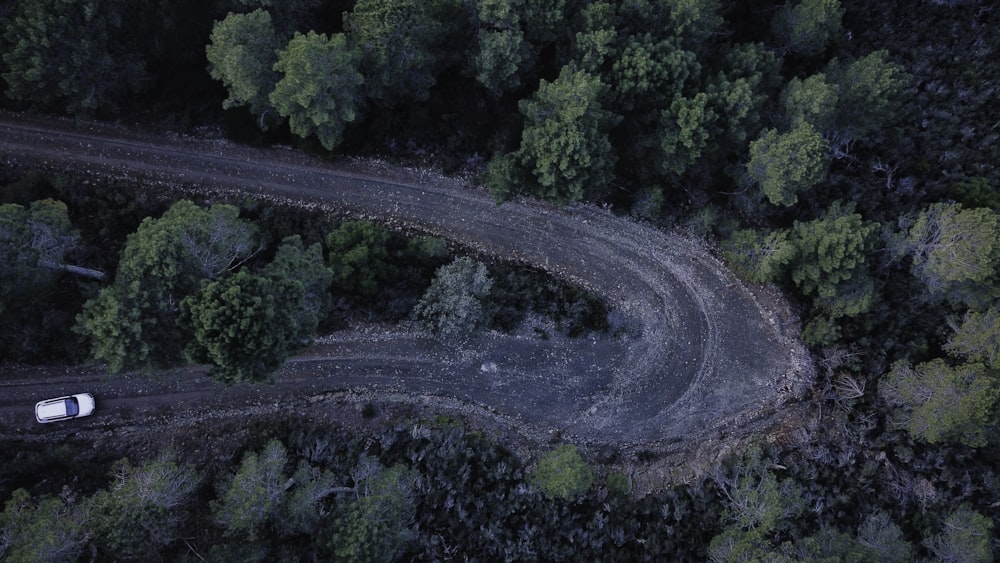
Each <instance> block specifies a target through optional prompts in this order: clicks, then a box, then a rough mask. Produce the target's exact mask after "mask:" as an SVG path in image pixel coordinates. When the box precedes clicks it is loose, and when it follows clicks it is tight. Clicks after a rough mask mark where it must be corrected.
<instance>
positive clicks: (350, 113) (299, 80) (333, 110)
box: [268, 31, 364, 150]
mask: <svg viewBox="0 0 1000 563" xmlns="http://www.w3.org/2000/svg"><path fill="white" fill-rule="evenodd" d="M358 61H359V57H358V54H357V53H356V52H355V51H354V50H353V49H351V48H350V47H349V46H348V44H347V39H346V37H345V36H344V35H343V34H340V33H338V34H335V35H333V36H331V37H329V38H328V37H327V36H326V35H321V34H317V33H315V32H312V31H310V32H309V33H308V34H306V35H301V34H298V33H296V34H295V37H292V40H291V41H289V42H288V46H287V47H285V48H284V49H283V50H281V51H279V52H278V62H277V63H275V65H274V70H276V71H277V72H279V73H282V75H283V76H282V78H281V80H279V81H278V83H277V84H276V85H275V88H274V91H273V92H271V95H270V96H269V98H268V99H269V100H270V101H271V103H272V104H274V107H275V108H276V109H277V110H278V113H280V114H281V115H282V117H287V118H288V124H289V125H290V126H291V129H292V133H295V134H296V135H298V136H300V137H308V136H310V135H313V134H315V135H316V137H317V138H319V142H320V143H321V144H322V145H323V147H324V148H326V149H327V150H333V149H334V148H335V147H336V146H337V145H338V144H340V141H341V139H342V137H343V134H344V127H345V126H346V125H347V124H349V123H351V122H353V121H355V120H356V119H358V117H359V110H360V105H361V99H360V98H361V89H360V87H361V85H362V84H363V83H364V78H363V77H362V76H361V74H360V73H359V72H358V71H357V66H358Z"/></svg>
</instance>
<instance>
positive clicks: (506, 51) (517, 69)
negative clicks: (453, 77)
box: [472, 29, 533, 97]
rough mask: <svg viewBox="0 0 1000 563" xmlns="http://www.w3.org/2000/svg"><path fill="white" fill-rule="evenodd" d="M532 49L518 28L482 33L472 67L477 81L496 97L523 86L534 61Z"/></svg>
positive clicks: (490, 30) (488, 30)
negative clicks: (525, 72) (525, 69)
mask: <svg viewBox="0 0 1000 563" xmlns="http://www.w3.org/2000/svg"><path fill="white" fill-rule="evenodd" d="M532 54H533V53H532V49H531V46H530V45H529V44H528V43H527V41H525V39H524V33H522V32H521V31H520V30H518V29H496V30H494V29H487V30H484V31H481V32H480V33H479V37H478V40H477V51H476V52H475V54H474V55H473V59H472V68H473V72H474V73H475V77H476V80H477V81H478V82H479V83H480V84H482V85H483V86H485V87H486V89H487V90H489V92H490V93H491V94H493V95H494V96H498V97H499V96H500V95H502V94H503V93H504V92H507V91H510V90H515V89H517V88H519V87H520V86H521V80H522V78H521V75H522V74H523V72H524V68H525V67H526V66H528V65H529V64H530V62H531V58H532Z"/></svg>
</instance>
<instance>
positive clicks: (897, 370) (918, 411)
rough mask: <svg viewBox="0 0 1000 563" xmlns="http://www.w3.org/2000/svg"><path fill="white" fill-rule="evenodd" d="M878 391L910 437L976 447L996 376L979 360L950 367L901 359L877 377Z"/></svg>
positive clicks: (998, 386) (981, 441) (996, 391)
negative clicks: (886, 372) (974, 362)
mask: <svg viewBox="0 0 1000 563" xmlns="http://www.w3.org/2000/svg"><path fill="white" fill-rule="evenodd" d="M879 395H881V396H882V398H883V399H885V401H886V402H887V403H888V404H889V405H890V406H892V407H893V408H894V409H895V415H896V419H897V420H898V422H899V423H900V424H901V425H902V426H904V427H905V428H906V429H907V430H908V431H909V432H910V435H912V436H913V437H914V438H917V439H920V440H924V441H926V442H929V443H931V444H937V443H940V442H944V441H949V440H955V441H958V442H961V443H962V444H965V445H967V446H972V447H978V446H983V445H985V444H986V435H985V431H986V428H987V427H988V426H989V424H990V422H991V421H992V417H993V410H994V406H995V405H996V402H997V398H998V397H1000V382H998V381H997V379H996V377H994V376H993V375H991V374H990V373H988V372H987V370H986V368H985V367H984V366H983V365H982V364H965V365H960V366H956V367H952V366H949V365H948V364H947V363H945V361H944V360H941V359H935V360H931V361H929V362H925V363H922V364H918V365H917V366H916V367H911V366H910V364H909V363H907V362H904V361H900V362H896V363H895V364H893V366H892V370H891V371H890V372H889V373H888V374H886V375H885V376H884V377H883V378H882V381H881V382H880V383H879Z"/></svg>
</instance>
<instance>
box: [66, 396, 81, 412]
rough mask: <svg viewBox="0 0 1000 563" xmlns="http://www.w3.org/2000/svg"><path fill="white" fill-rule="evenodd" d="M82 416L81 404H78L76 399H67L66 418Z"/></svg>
mask: <svg viewBox="0 0 1000 563" xmlns="http://www.w3.org/2000/svg"><path fill="white" fill-rule="evenodd" d="M78 414H80V404H79V403H77V402H76V397H70V398H69V399H66V416H76V415H78Z"/></svg>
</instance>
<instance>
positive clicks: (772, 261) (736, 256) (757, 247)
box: [722, 229, 796, 283]
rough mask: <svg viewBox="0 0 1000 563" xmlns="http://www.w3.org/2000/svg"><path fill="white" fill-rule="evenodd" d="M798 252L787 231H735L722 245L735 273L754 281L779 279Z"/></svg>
mask: <svg viewBox="0 0 1000 563" xmlns="http://www.w3.org/2000/svg"><path fill="white" fill-rule="evenodd" d="M795 253H796V249H795V245H793V244H792V243H791V242H790V241H789V240H788V231H771V232H763V233H761V232H757V231H754V230H751V229H746V230H740V231H736V232H734V233H733V234H732V236H730V237H729V239H727V240H726V242H725V243H724V244H723V248H722V254H723V256H724V257H725V259H726V263H727V264H728V265H729V267H730V268H732V269H733V271H734V272H736V275H738V276H740V278H742V279H744V280H747V281H749V282H753V283H771V282H774V281H777V280H778V278H779V276H780V275H781V274H782V272H783V271H784V269H785V266H787V265H788V264H789V263H790V262H791V261H792V259H793V258H795Z"/></svg>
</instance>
